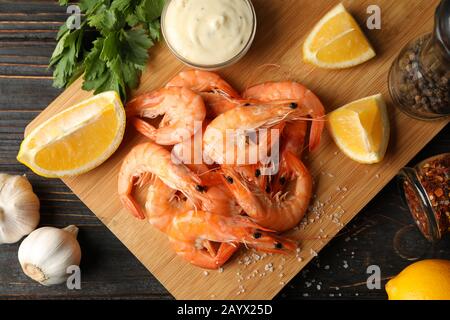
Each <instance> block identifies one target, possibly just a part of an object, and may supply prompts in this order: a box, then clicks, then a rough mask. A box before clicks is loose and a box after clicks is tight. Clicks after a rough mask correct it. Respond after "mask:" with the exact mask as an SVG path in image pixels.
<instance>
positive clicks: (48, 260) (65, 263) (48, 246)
mask: <svg viewBox="0 0 450 320" xmlns="http://www.w3.org/2000/svg"><path fill="white" fill-rule="evenodd" d="M77 233H78V228H77V227H76V226H68V227H67V228H64V229H58V228H53V227H43V228H39V229H37V230H35V231H33V232H32V233H31V234H30V235H29V236H28V237H27V238H26V239H25V240H24V241H23V242H22V244H21V245H20V247H19V253H18V257H19V262H20V265H21V266H22V270H23V272H24V273H25V274H26V275H27V276H29V277H30V278H31V279H33V280H35V281H37V282H39V283H41V284H43V285H46V286H50V285H55V284H60V283H63V282H65V281H66V280H67V278H68V276H69V275H68V274H67V268H68V267H69V266H72V265H77V266H78V265H79V264H80V260H81V249H80V245H79V243H78V241H77V239H76V236H77Z"/></svg>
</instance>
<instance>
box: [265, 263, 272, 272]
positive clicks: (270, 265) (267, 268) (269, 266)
mask: <svg viewBox="0 0 450 320" xmlns="http://www.w3.org/2000/svg"><path fill="white" fill-rule="evenodd" d="M264 270H266V271H270V272H273V264H272V263H268V264H266V265H265V266H264Z"/></svg>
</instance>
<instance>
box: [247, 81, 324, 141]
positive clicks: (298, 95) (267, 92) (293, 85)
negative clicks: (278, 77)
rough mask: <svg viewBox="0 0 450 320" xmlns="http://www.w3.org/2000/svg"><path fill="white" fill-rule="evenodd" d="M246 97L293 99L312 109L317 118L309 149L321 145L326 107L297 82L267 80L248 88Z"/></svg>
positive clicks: (311, 111)
mask: <svg viewBox="0 0 450 320" xmlns="http://www.w3.org/2000/svg"><path fill="white" fill-rule="evenodd" d="M243 97H244V98H247V99H248V98H252V99H259V100H262V101H266V102H267V101H276V100H285V99H293V100H296V102H297V103H298V104H299V106H300V107H302V106H303V107H305V108H307V109H308V110H310V113H309V115H310V116H311V117H312V118H313V119H316V120H320V121H313V122H312V124H311V133H310V137H309V149H310V150H314V149H315V148H317V147H318V146H319V143H320V138H321V135H322V131H323V128H324V126H325V122H324V121H323V120H324V119H323V117H324V116H325V108H324V106H323V105H322V103H321V102H320V100H319V98H317V96H316V95H315V94H314V93H313V92H312V91H310V90H309V89H307V88H306V87H305V86H303V85H302V84H300V83H297V82H290V81H285V82H266V83H263V84H259V85H256V86H253V87H251V88H248V89H247V90H245V92H244V93H243Z"/></svg>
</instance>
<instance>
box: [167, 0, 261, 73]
mask: <svg viewBox="0 0 450 320" xmlns="http://www.w3.org/2000/svg"><path fill="white" fill-rule="evenodd" d="M243 1H245V2H246V3H247V4H248V6H249V7H250V9H251V11H252V23H253V25H252V31H251V35H250V37H249V39H248V41H247V43H246V44H245V46H244V47H243V49H242V50H241V51H239V53H237V54H236V55H235V56H234V57H232V58H231V59H229V60H227V61H224V62H221V63H217V64H211V65H209V64H198V63H194V62H192V61H189V60H188V59H186V58H185V57H183V56H182V55H181V54H180V53H178V52H177V51H176V50H175V49H174V47H173V46H172V45H171V44H170V42H169V41H168V37H167V34H166V30H165V29H166V28H165V24H166V21H165V16H166V13H167V9H168V7H169V5H170V3H171V2H172V0H166V3H165V5H164V9H163V12H162V15H161V30H162V34H163V37H164V39H165V41H166V44H167V47H169V50H170V51H171V52H172V53H173V55H174V56H175V57H177V58H178V60H180V61H181V62H183V63H184V64H186V65H188V66H190V67H193V68H196V69H202V70H210V71H212V70H218V69H222V68H225V67H229V66H231V65H233V64H235V63H236V62H238V61H239V60H240V59H241V58H242V57H243V56H245V54H246V53H247V52H248V50H249V49H250V47H251V46H252V43H253V40H254V39H255V35H256V26H257V20H256V12H255V8H254V6H253V4H252V2H251V0H243Z"/></svg>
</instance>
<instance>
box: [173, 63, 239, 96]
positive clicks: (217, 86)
mask: <svg viewBox="0 0 450 320" xmlns="http://www.w3.org/2000/svg"><path fill="white" fill-rule="evenodd" d="M170 87H185V88H189V89H191V90H193V91H195V92H199V93H200V92H216V93H223V94H226V95H228V96H229V97H232V98H238V97H239V93H237V92H236V90H234V89H233V87H232V86H230V85H229V84H228V83H227V82H226V81H225V80H223V79H222V78H221V77H220V76H219V75H218V74H217V73H214V72H209V71H202V70H188V71H182V72H180V73H179V74H178V75H176V76H175V77H174V78H172V80H170V81H169V82H168V83H167V85H166V88H170Z"/></svg>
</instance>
